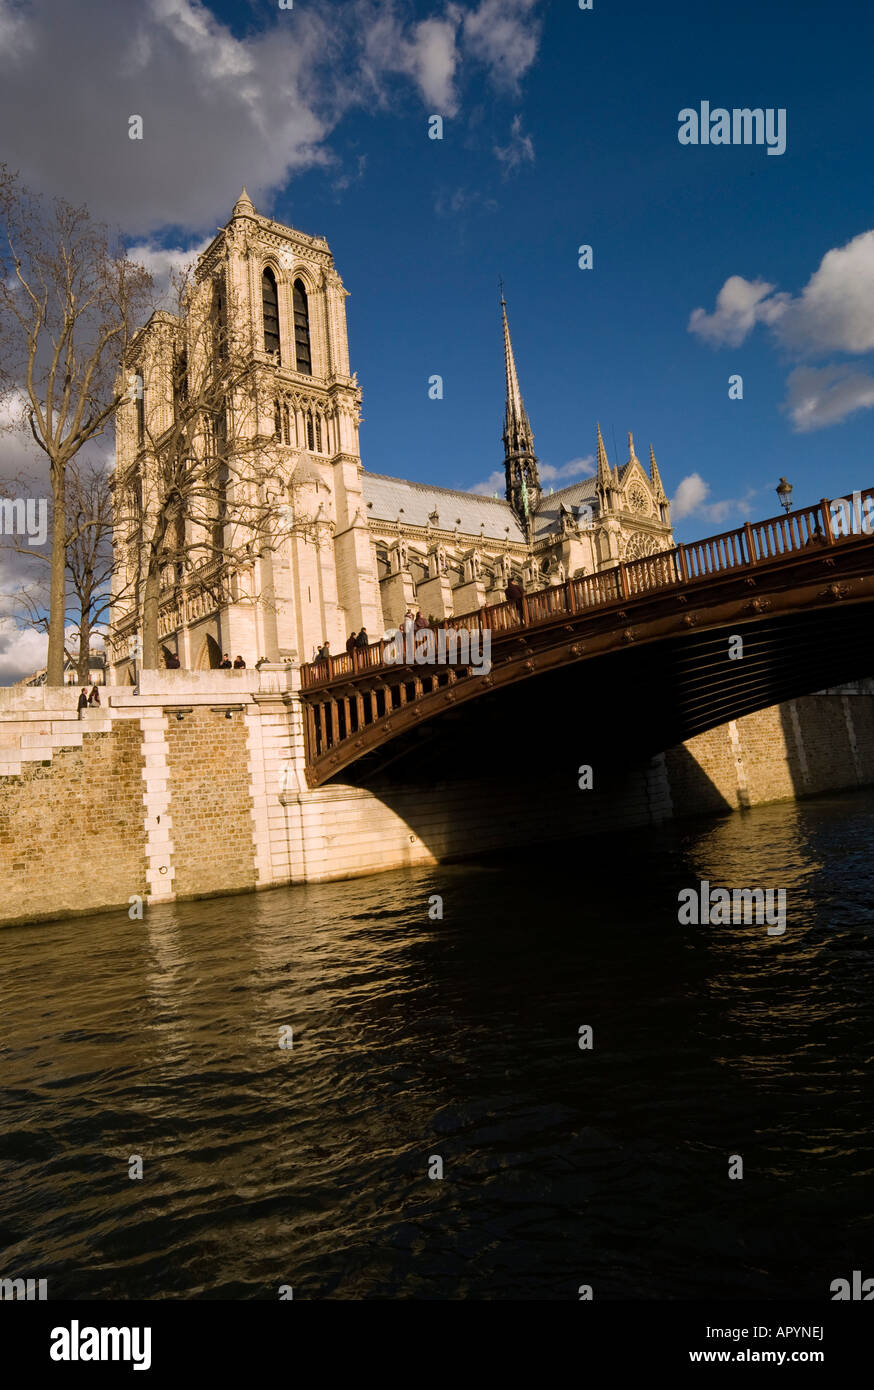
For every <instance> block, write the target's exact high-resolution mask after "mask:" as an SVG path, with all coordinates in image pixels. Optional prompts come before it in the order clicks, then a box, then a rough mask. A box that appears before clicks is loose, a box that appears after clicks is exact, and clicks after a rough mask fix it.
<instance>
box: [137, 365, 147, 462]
mask: <svg viewBox="0 0 874 1390" xmlns="http://www.w3.org/2000/svg"><path fill="white" fill-rule="evenodd" d="M145 395H146V393H145V388H144V386H143V369H142V367H141V366H140V367H137V394H136V406H137V448H138V449H141V448H142V447H143V445H144V444H145V442H146V400H145Z"/></svg>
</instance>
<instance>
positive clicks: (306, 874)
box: [0, 668, 874, 923]
mask: <svg viewBox="0 0 874 1390" xmlns="http://www.w3.org/2000/svg"><path fill="white" fill-rule="evenodd" d="M141 685H142V687H143V688H142V689H141V691H140V692H139V693H138V694H136V695H134V694H133V692H132V691H131V690H127V689H124V688H121V687H116V688H114V689H113V690H112V691H111V693H110V694H109V697H108V698H109V703H108V704H106V705H105V706H104V708H103V709H102V710H101V711H100V715H99V719H98V722H97V723H96V724H95V725H93V727H92V729H90V730H89V728H88V727H87V722H86V721H77V719H76V714H75V706H74V703H73V698H67V694H66V692H60V693H55V694H52V693H51V692H46V693H45V694H44V695H43V694H39V695H38V694H37V693H36V692H27V693H26V694H25V695H23V696H21V697H20V698H18V697H15V696H14V693H10V694H7V695H6V696H5V698H4V699H2V700H0V750H5V752H4V753H3V761H2V763H0V922H6V923H9V922H16V921H28V920H39V919H47V918H48V919H51V918H55V917H62V916H66V915H69V914H73V913H77V912H88V911H95V910H97V909H99V908H104V907H114V906H121V905H125V906H126V905H127V902H128V899H129V898H130V897H131V896H132V895H134V894H137V895H141V896H143V897H144V898H147V900H149V901H152V902H156V901H172V899H173V898H174V897H191V896H201V895H203V896H208V895H210V894H212V893H221V892H237V891H245V890H247V889H252V888H256V887H269V886H271V885H275V884H282V883H289V882H302V881H315V880H320V879H321V880H324V879H332V878H341V877H347V876H352V875H356V874H367V873H374V872H378V871H379V870H381V869H390V868H397V867H401V866H403V865H406V864H419V863H427V862H434V861H437V860H442V859H447V858H457V857H463V856H465V855H475V854H479V853H483V852H485V851H488V850H491V849H506V848H513V847H516V848H518V850H519V854H520V860H521V861H522V862H525V856H526V855H527V854H528V853H529V852H530V853H531V854H532V855H535V854H537V853H538V851H537V849H536V846H538V845H541V844H548V843H549V842H550V841H556V840H562V839H571V838H580V839H582V838H583V837H586V836H588V835H592V834H596V833H598V832H605V831H607V832H610V831H613V832H621V831H622V830H623V829H624V828H626V827H631V826H639V825H646V824H652V823H656V822H658V821H663V820H666V819H668V818H670V817H671V816H676V817H682V816H685V815H701V814H707V813H709V812H718V811H726V810H729V809H733V808H735V807H738V806H748V805H757V804H761V803H763V802H767V801H775V800H780V799H784V798H791V797H796V796H804V795H815V794H816V793H818V792H823V791H829V790H833V789H838V788H843V787H854V786H858V785H861V784H866V783H867V784H874V697H872V696H871V695H870V694H867V695H865V694H859V695H853V694H848V693H846V692H835V693H832V694H829V695H816V696H808V697H806V698H804V699H799V700H795V701H792V702H790V703H789V704H786V705H782V706H778V707H774V708H771V709H766V710H762V711H760V712H759V713H757V714H752V715H748V716H746V717H744V718H742V719H738V720H737V721H732V722H731V723H729V724H727V725H724V726H722V727H721V728H719V729H713V730H711V731H710V732H709V733H706V734H702V735H700V736H699V737H698V738H694V739H690V740H689V741H688V743H686V744H684V745H682V746H681V747H678V748H672V749H669V750H668V751H667V753H665V754H663V755H660V756H659V757H658V758H656V759H654V760H653V762H652V763H651V764H649V765H646V766H642V765H641V766H636V767H626V768H622V767H617V766H612V767H611V766H610V765H609V762H607V763H605V764H604V765H601V766H597V767H595V768H594V769H593V774H594V785H593V788H592V789H591V790H582V789H580V788H579V787H578V785H577V770H576V766H575V763H574V759H573V758H572V757H570V756H569V757H568V758H561V759H558V760H556V759H553V760H546V761H544V762H543V763H542V764H541V765H540V766H538V767H537V768H536V769H533V770H532V772H531V773H530V774H527V773H526V774H525V775H524V776H523V775H520V776H518V777H516V778H508V779H506V780H502V781H500V782H498V781H495V782H493V783H492V782H489V781H487V780H485V779H480V780H472V781H471V782H469V783H455V784H453V783H449V782H446V783H437V784H431V785H428V786H415V785H396V786H392V787H386V788H384V789H382V790H378V789H376V788H373V789H371V788H368V789H361V788H356V787H352V786H348V785H343V784H336V785H335V784H330V785H328V786H325V787H322V788H319V789H317V790H315V791H313V790H310V789H309V788H308V787H307V785H306V781H305V778H304V776H303V729H302V721H301V711H300V704H299V700H298V698H297V695H296V693H295V689H296V675H295V674H294V673H293V672H292V671H290V670H288V669H279V668H270V669H267V670H264V671H261V672H260V673H258V672H254V671H245V672H195V673H192V672H184V671H175V672H160V673H144V675H143V678H142V681H141ZM73 697H75V692H73ZM56 706H57V707H56ZM180 715H181V718H179V717H178V716H180ZM76 743H78V744H79V746H78V747H71V746H70V745H71V744H76ZM589 855H594V856H595V862H596V860H597V846H596V845H593V846H592V847H591V849H586V848H584V847H582V846H581V848H580V858H581V860H583V859H585V858H586V857H587V856H589ZM562 871H563V872H564V871H565V870H562ZM570 871H573V866H571V870H570ZM544 889H545V891H546V885H544Z"/></svg>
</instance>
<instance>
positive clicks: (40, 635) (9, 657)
mask: <svg viewBox="0 0 874 1390" xmlns="http://www.w3.org/2000/svg"><path fill="white" fill-rule="evenodd" d="M47 650H48V638H47V636H46V634H45V633H44V632H36V631H35V630H34V629H33V628H23V627H18V626H17V624H16V623H15V622H14V621H13V619H12V618H4V617H0V685H14V684H15V682H16V681H20V680H23V679H24V677H25V676H30V675H32V674H33V672H34V671H39V670H40V669H41V668H42V667H43V666H45V664H46V652H47Z"/></svg>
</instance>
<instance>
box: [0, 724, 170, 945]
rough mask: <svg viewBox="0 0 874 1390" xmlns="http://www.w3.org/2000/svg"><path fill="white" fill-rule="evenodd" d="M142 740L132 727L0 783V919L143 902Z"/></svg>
mask: <svg viewBox="0 0 874 1390" xmlns="http://www.w3.org/2000/svg"><path fill="white" fill-rule="evenodd" d="M74 727H75V726H74ZM80 727H81V726H80ZM140 737H141V736H140V731H139V728H138V727H137V726H136V725H134V724H121V725H119V726H117V727H115V728H114V729H113V731H112V733H96V734H88V733H86V734H85V735H84V737H83V738H82V745H81V747H79V748H56V749H54V750H52V755H51V760H50V761H47V764H46V765H43V764H42V763H40V762H29V763H25V764H23V766H22V770H21V773H20V775H18V776H14V777H0V920H7V921H8V920H11V921H18V922H22V921H38V920H40V919H52V918H55V917H65V916H68V915H70V914H73V913H79V912H93V911H95V910H96V909H98V908H102V907H109V906H116V905H120V904H124V905H125V906H126V905H127V902H128V899H129V897H130V896H131V895H133V894H139V895H141V896H142V895H144V894H145V892H146V881H145V857H144V846H145V831H144V829H143V806H142V793H143V783H142V755H141V752H140Z"/></svg>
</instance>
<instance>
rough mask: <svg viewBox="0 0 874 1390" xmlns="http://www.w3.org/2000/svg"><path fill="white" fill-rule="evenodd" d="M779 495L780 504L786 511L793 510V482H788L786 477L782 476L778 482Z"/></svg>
mask: <svg viewBox="0 0 874 1390" xmlns="http://www.w3.org/2000/svg"><path fill="white" fill-rule="evenodd" d="M777 496H778V497H779V498H780V505H781V506H782V507H783V510H784V511H785V512H787V513H788V512H791V510H792V484H791V483H787V481H786V479H785V478H781V479H780V481H779V483H778V484H777Z"/></svg>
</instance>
